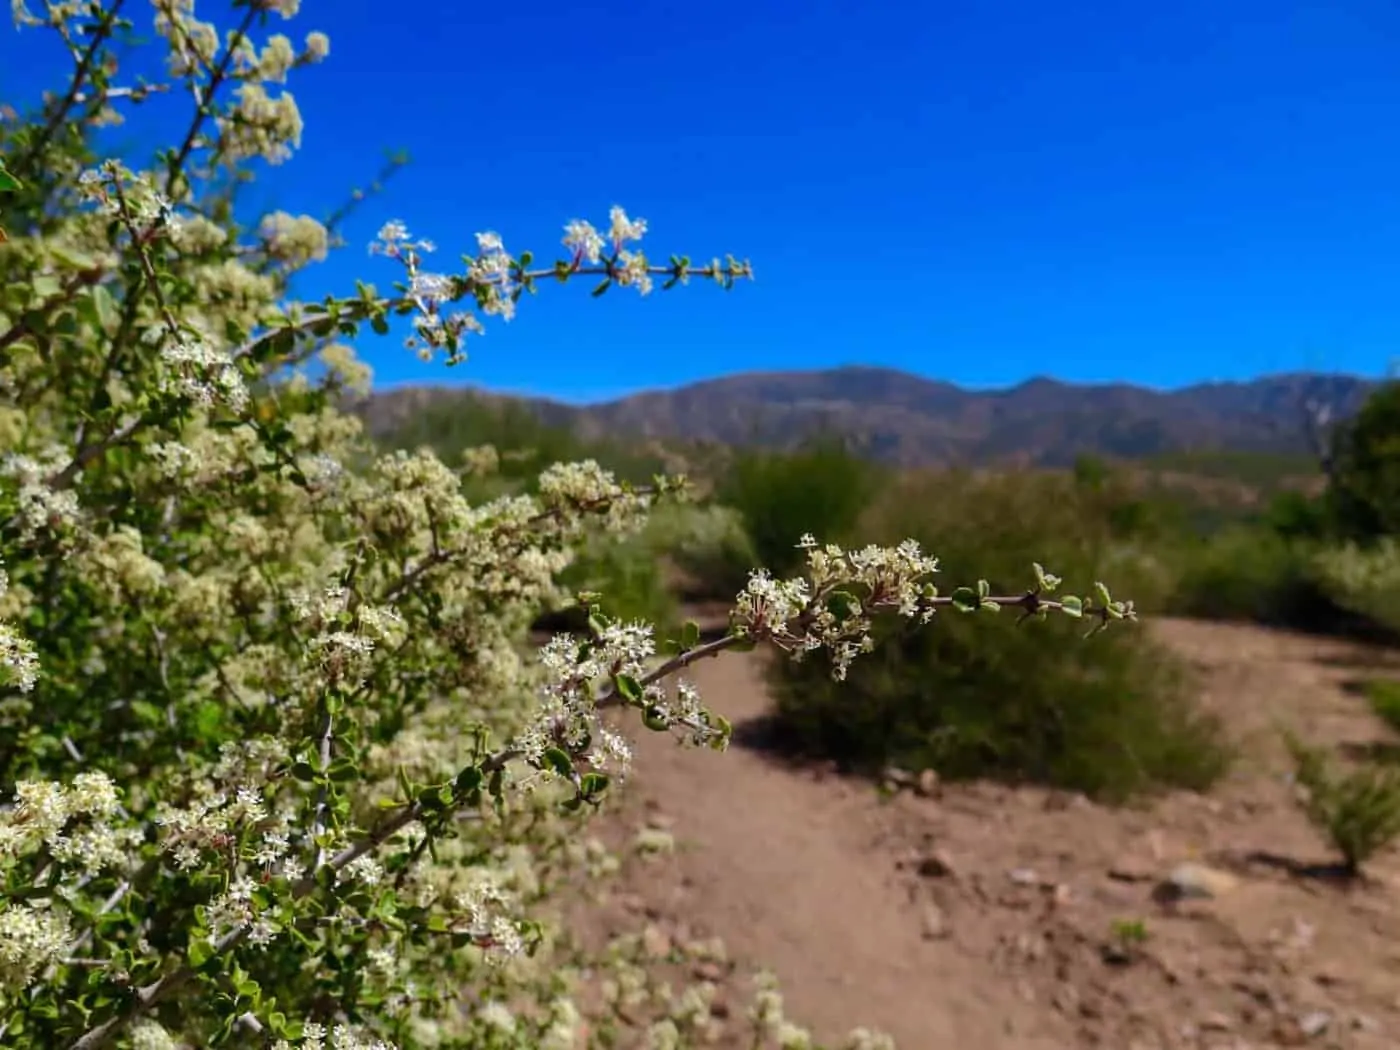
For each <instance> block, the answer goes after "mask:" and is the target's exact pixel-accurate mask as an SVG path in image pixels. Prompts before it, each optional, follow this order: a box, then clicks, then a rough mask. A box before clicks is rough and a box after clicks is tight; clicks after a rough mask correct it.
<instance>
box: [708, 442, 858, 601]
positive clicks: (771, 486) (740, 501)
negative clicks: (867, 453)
mask: <svg viewBox="0 0 1400 1050" xmlns="http://www.w3.org/2000/svg"><path fill="white" fill-rule="evenodd" d="M882 474H883V472H882V471H881V470H880V468H878V467H877V466H875V465H874V464H872V463H868V462H866V461H865V460H862V459H861V458H860V457H859V456H857V455H855V454H854V453H853V452H851V451H850V450H849V449H848V448H847V446H846V443H845V442H844V441H843V440H842V439H841V438H839V437H836V436H830V435H823V436H821V437H818V438H814V439H813V440H812V441H810V442H809V443H808V444H807V445H806V446H805V447H803V448H801V449H799V450H798V451H796V452H790V453H784V452H769V451H763V450H746V451H744V452H742V453H740V454H739V455H737V456H736V457H735V458H734V461H733V462H732V463H731V464H730V466H729V469H728V471H727V473H726V475H725V476H724V477H723V478H722V479H721V480H720V482H719V484H718V485H717V487H716V492H715V497H716V499H717V500H718V501H719V502H721V503H723V504H724V505H725V506H729V507H733V508H734V509H735V510H736V511H738V512H739V516H740V518H741V519H742V520H743V523H744V530H745V531H746V532H747V533H748V536H749V540H750V541H751V542H752V544H753V549H754V552H755V553H756V554H757V555H758V559H759V564H760V565H761V566H762V567H763V568H765V569H767V570H768V571H770V572H772V573H773V574H774V575H777V576H784V575H787V574H788V573H790V572H792V571H793V570H794V569H796V568H797V567H798V566H800V565H801V564H802V556H801V552H800V551H798V549H797V541H798V539H800V538H801V537H802V536H803V535H804V534H805V533H809V532H810V533H812V534H814V535H818V536H821V537H822V539H823V540H829V541H833V542H841V541H842V540H844V539H845V538H846V536H847V535H848V534H849V532H850V530H851V528H852V526H854V525H855V523H856V521H857V520H858V519H859V518H860V516H861V514H862V513H863V511H864V510H865V508H866V506H868V504H869V502H870V499H871V497H872V496H873V494H874V493H875V492H876V491H877V490H878V489H879V487H880V483H881V477H882Z"/></svg>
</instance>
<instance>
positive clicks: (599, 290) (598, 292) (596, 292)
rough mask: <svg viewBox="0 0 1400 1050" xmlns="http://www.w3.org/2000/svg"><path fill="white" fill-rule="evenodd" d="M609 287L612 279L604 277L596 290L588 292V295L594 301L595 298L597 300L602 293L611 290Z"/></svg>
mask: <svg viewBox="0 0 1400 1050" xmlns="http://www.w3.org/2000/svg"><path fill="white" fill-rule="evenodd" d="M611 287H612V278H611V277H604V278H603V280H602V281H601V282H600V283H599V285H598V287H597V288H594V289H593V291H592V292H590V293H589V294H590V295H592V296H593V298H595V299H596V298H598V296H600V295H602V294H603V293H604V292H606V291H607V290H608V289H609V288H611Z"/></svg>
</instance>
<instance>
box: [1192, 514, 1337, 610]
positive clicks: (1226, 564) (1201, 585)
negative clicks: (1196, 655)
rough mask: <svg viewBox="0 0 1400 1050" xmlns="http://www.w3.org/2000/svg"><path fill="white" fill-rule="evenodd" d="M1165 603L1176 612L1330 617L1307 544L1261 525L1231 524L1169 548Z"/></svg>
mask: <svg viewBox="0 0 1400 1050" xmlns="http://www.w3.org/2000/svg"><path fill="white" fill-rule="evenodd" d="M1172 560H1173V562H1174V564H1175V565H1176V566H1177V577H1176V581H1175V585H1174V587H1173V590H1172V593H1171V595H1170V596H1169V598H1168V600H1167V603H1166V607H1167V609H1168V610H1169V611H1171V612H1173V613H1176V614H1178V615H1182V616H1199V617H1202V618H1206V619H1216V620H1248V621H1253V622H1257V623H1268V624H1277V625H1280V626H1297V627H1306V626H1309V625H1313V626H1322V625H1323V623H1324V621H1325V620H1327V619H1328V618H1329V617H1330V618H1335V614H1336V608H1335V606H1333V605H1332V603H1331V602H1330V601H1329V600H1328V598H1327V596H1326V594H1325V593H1324V591H1323V589H1322V586H1321V584H1320V582H1319V580H1318V578H1317V575H1316V573H1315V572H1314V571H1313V563H1312V548H1311V547H1309V546H1308V545H1307V544H1305V543H1302V542H1301V541H1293V540H1288V539H1285V538H1284V537H1282V536H1280V535H1278V534H1277V533H1275V532H1272V531H1270V530H1268V529H1265V528H1260V527H1254V526H1243V525H1241V526H1235V527H1232V528H1228V529H1225V530H1223V531H1221V532H1219V533H1217V534H1215V535H1213V536H1210V537H1207V538H1205V539H1203V540H1198V541H1195V542H1186V543H1183V544H1182V545H1181V546H1180V547H1179V548H1178V549H1176V550H1174V551H1173V559H1172Z"/></svg>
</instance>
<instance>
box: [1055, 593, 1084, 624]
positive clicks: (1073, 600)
mask: <svg viewBox="0 0 1400 1050" xmlns="http://www.w3.org/2000/svg"><path fill="white" fill-rule="evenodd" d="M1060 606H1061V608H1062V609H1063V610H1064V612H1065V613H1066V614H1067V615H1069V616H1073V617H1074V618H1075V619H1078V618H1079V617H1081V616H1083V615H1084V602H1083V600H1082V599H1080V598H1077V597H1075V596H1074V595H1073V594H1066V595H1065V596H1064V597H1063V598H1061V599H1060Z"/></svg>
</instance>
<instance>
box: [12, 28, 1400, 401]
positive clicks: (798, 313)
mask: <svg viewBox="0 0 1400 1050" xmlns="http://www.w3.org/2000/svg"><path fill="white" fill-rule="evenodd" d="M132 6H133V7H134V9H136V10H138V11H139V12H140V17H141V18H148V17H149V13H148V12H149V8H148V7H147V5H145V4H136V5H132ZM218 6H219V5H217V4H216V5H215V6H214V8H211V10H214V9H217V8H218ZM205 7H206V5H205V4H204V3H201V9H204V8H205ZM302 7H303V10H302V14H301V15H300V16H299V17H298V18H297V19H295V20H294V21H293V22H292V23H290V24H289V25H288V27H287V28H288V31H290V32H291V33H292V35H293V36H294V37H296V38H300V36H301V34H304V33H305V32H306V31H307V30H310V29H322V30H324V31H325V32H327V33H328V34H329V35H330V38H331V56H330V59H329V60H328V61H327V62H326V64H324V65H322V66H320V67H318V68H313V69H310V70H304V71H301V72H300V73H299V74H297V75H295V77H294V80H293V83H292V85H291V90H292V91H293V92H294V94H295V95H296V96H297V99H298V102H299V104H300V106H301V109H302V112H303V114H304V116H305V118H306V123H307V131H306V136H305V140H304V145H303V148H302V150H301V152H300V153H299V154H298V156H297V157H296V158H295V159H294V160H293V161H292V162H290V163H289V164H288V165H286V166H285V167H283V168H281V169H276V170H274V171H273V172H272V173H271V174H270V177H269V178H268V179H267V180H266V182H265V191H264V192H265V194H266V196H265V197H264V198H263V199H264V200H265V201H266V202H267V203H273V204H276V205H278V206H281V207H286V208H288V209H290V210H296V211H300V210H306V211H310V212H312V213H315V214H323V213H325V212H326V211H328V210H329V209H330V208H331V207H333V206H334V205H335V204H336V203H338V202H339V201H340V200H341V199H342V198H343V196H344V194H345V192H346V191H347V190H348V189H349V188H350V187H351V186H352V185H354V184H356V183H357V182H362V181H364V180H365V179H366V178H367V177H368V175H369V174H370V173H371V172H372V171H373V170H374V168H375V167H376V166H377V164H378V162H379V159H380V152H381V150H382V149H384V148H388V147H405V148H407V149H408V150H410V151H411V153H412V154H413V163H412V165H411V166H410V167H409V168H408V169H406V170H405V171H403V172H401V173H400V174H399V175H398V176H397V177H396V178H395V179H394V180H393V181H392V182H391V183H390V185H389V186H388V187H387V189H386V192H385V193H384V195H383V196H381V197H379V198H377V199H374V200H372V201H371V202H370V203H369V204H368V205H367V206H366V207H365V208H364V209H363V210H362V212H361V213H360V214H359V215H358V216H357V217H356V218H355V220H354V221H352V222H351V223H349V224H348V225H347V227H346V229H345V232H346V235H347V237H348V238H349V240H350V242H351V247H349V248H347V249H346V250H344V251H343V252H341V253H340V254H339V255H338V256H336V257H333V258H332V260H330V261H328V262H327V263H324V264H322V265H321V266H320V267H318V268H317V269H316V271H315V272H314V273H313V274H311V275H309V276H308V278H307V280H306V283H305V284H304V285H303V286H302V289H301V290H303V291H304V292H305V293H307V294H310V295H320V294H322V293H324V292H326V291H331V290H345V291H349V290H350V289H351V287H352V282H353V279H354V278H355V277H357V276H362V277H366V278H367V279H370V280H373V281H375V282H376V283H378V284H379V285H380V286H381V287H384V288H387V287H388V285H389V284H390V283H391V281H392V280H393V279H394V277H395V276H396V274H395V272H394V270H393V268H392V267H390V266H389V265H388V264H386V263H385V262H383V261H381V260H373V259H370V258H369V257H367V256H366V254H365V252H364V247H363V246H364V245H365V244H366V243H367V241H368V240H369V238H370V237H371V236H372V234H373V232H374V230H375V229H376V228H377V227H378V225H379V224H380V222H381V221H382V220H384V219H386V218H390V217H398V218H402V219H404V220H405V221H406V222H407V223H408V224H409V226H410V228H411V229H412V230H414V231H415V232H417V233H419V234H421V235H423V236H427V237H431V238H432V239H434V240H435V241H437V243H438V245H439V248H440V255H441V257H442V258H441V260H440V261H441V262H443V263H444V264H445V263H448V262H450V261H451V260H455V259H456V257H457V254H458V252H460V251H462V250H469V249H471V248H472V246H473V244H474V241H473V234H474V232H475V231H477V230H481V229H495V230H497V231H499V232H500V233H501V234H502V235H503V236H504V237H505V240H506V244H507V246H508V247H512V248H514V249H516V250H519V249H522V248H527V247H528V248H532V249H534V250H535V251H536V253H537V255H548V256H549V257H550V258H553V254H554V251H555V250H556V249H557V248H558V240H559V236H560V234H561V226H562V224H563V223H564V222H565V221H566V220H568V219H570V218H572V217H575V216H578V217H584V218H590V219H593V220H594V221H595V222H598V223H602V222H605V221H606V215H607V209H608V207H609V205H611V204H613V203H614V202H616V203H621V204H623V205H624V206H625V207H626V208H627V209H628V210H629V212H630V213H631V214H633V215H634V216H642V217H645V218H646V219H647V220H648V221H649V222H650V224H651V228H652V231H653V232H652V233H651V234H650V235H649V236H648V238H647V241H646V242H644V243H646V244H649V245H650V247H651V249H652V250H653V252H654V253H656V254H657V255H658V256H660V257H663V258H664V256H665V255H666V254H668V253H669V252H671V251H680V252H689V253H690V254H692V255H693V256H695V257H698V258H707V257H709V256H711V255H713V254H716V253H723V252H725V251H733V252H735V254H737V255H740V256H741V257H743V256H747V257H749V258H751V259H752V260H753V263H754V266H755V268H756V272H757V277H758V280H757V281H756V282H755V283H753V284H751V285H743V286H741V287H739V288H737V289H736V290H735V291H733V292H731V293H728V294H724V293H722V292H720V291H719V290H718V289H716V288H713V287H710V286H692V287H691V288H689V289H678V290H676V291H673V292H670V293H667V294H665V295H664V296H663V295H661V294H659V293H656V294H653V296H651V297H650V298H649V299H647V300H639V299H638V298H637V297H636V296H635V294H627V293H622V294H615V293H610V294H609V295H608V296H607V297H605V298H604V299H603V300H601V301H593V300H590V299H589V298H588V296H587V293H586V287H583V286H569V287H566V288H559V287H557V286H553V285H551V286H548V287H546V288H544V289H542V292H541V295H540V296H539V297H537V298H536V299H534V300H532V301H528V302H526V303H524V304H522V310H521V313H520V316H519V317H518V318H517V319H516V320H515V321H514V322H512V323H511V324H510V325H509V326H503V325H500V324H496V325H494V326H492V327H491V329H490V331H489V334H488V335H486V336H485V337H483V338H481V339H479V340H478V341H477V342H476V344H475V347H474V348H473V352H472V356H471V360H470V361H469V362H468V363H467V364H466V365H463V366H461V367H459V368H458V369H455V370H450V371H449V370H445V369H444V368H443V367H442V366H441V365H423V364H420V363H419V362H418V361H417V359H416V358H414V357H413V356H412V355H411V354H409V353H408V352H406V351H404V350H403V349H401V347H400V345H399V342H398V340H397V339H393V338H386V339H381V340H375V339H373V338H368V339H367V340H366V341H365V342H364V343H363V344H362V345H361V351H362V353H363V354H364V356H365V357H366V358H367V359H368V360H369V361H370V362H371V364H373V365H374V367H375V369H376V374H377V381H378V382H379V383H380V384H383V385H389V384H395V383H402V382H406V381H453V382H471V383H479V384H483V385H486V386H489V387H492V388H496V389H503V390H513V391H527V392H531V393H538V394H545V395H550V396H554V397H558V398H562V399H565V400H593V399H598V398H603V397H610V396H615V395H618V394H621V393H625V392H629V391H633V390H636V389H640V388H645V387H656V386H671V385H677V384H680V383H683V382H687V381H690V380H693V379H697V378H702V377H710V376H716V375H720V374H724V373H730V372H735V371H748V370H756V369H788V368H818V367H825V366H831V365H838V364H843V363H863V364H879V365H889V366H892V367H897V368H903V369H908V370H910V371H915V372H919V373H922V374H925V375H929V376H933V377H938V378H944V379H949V380H952V381H954V382H958V383H961V384H965V385H970V386H1001V385H1007V384H1012V383H1016V382H1019V381H1021V380H1023V379H1026V378H1028V377H1030V376H1033V375H1038V374H1049V375H1054V376H1057V377H1061V378H1065V379H1069V380H1076V381H1106V380H1129V381H1135V382H1142V383H1147V384H1151V385H1159V386H1177V385H1181V384H1185V383H1189V382H1193V381H1198V380H1203V379H1216V378H1247V377H1250V376H1252V375H1257V374H1259V373H1263V372H1274V371H1287V370H1293V369H1299V368H1320V369H1326V370H1338V371H1350V372H1361V373H1368V374H1379V373H1381V372H1383V371H1385V370H1386V369H1387V367H1388V366H1389V364H1390V362H1391V360H1392V357H1393V356H1394V355H1395V354H1396V351H1397V348H1400V8H1397V7H1396V6H1395V4H1394V3H1393V2H1392V0H1331V2H1315V3H1304V2H1297V0H1224V2H1222V0H1212V2H1207V0H1178V2H1176V3H1171V4H1146V3H1142V2H1140V0H1124V2H1120V3H1113V2H1109V0H1080V2H1079V3H1059V4H1046V3H1039V2H1032V0H1014V2H1013V0H1003V2H1001V3H994V2H993V3H979V4H969V3H946V2H940V0H925V2H916V0H907V2H898V3H891V2H886V3H878V2H873V3H872V2H861V3H858V2H855V0H745V2H743V3H737V4H711V3H691V4H682V3H654V4H647V3H636V2H630V0H629V2H623V0H590V2H589V3H574V2H564V0H538V2H536V3H529V4H508V3H494V4H483V3H475V2H471V3H469V2H465V0H461V2H457V0H451V2H449V0H441V2H439V3H432V4H427V3H421V2H417V3H416V2H413V0H400V2H397V3H394V2H390V3H385V2H384V0H378V2H374V3H371V2H368V0H336V2H334V3H322V2H316V0H305V2H304V3H303V5H302ZM274 29H275V30H277V31H281V29H282V27H281V24H280V22H279V20H276V19H274ZM39 40H40V38H39V36H38V34H37V33H35V32H34V31H25V32H24V33H12V32H4V33H0V98H5V99H7V100H10V101H20V99H19V98H17V97H16V95H17V94H18V95H24V96H25V97H27V94H28V93H29V92H31V91H32V90H33V89H34V88H35V86H36V85H39V84H40V83H49V84H52V83H53V80H52V77H53V76H54V74H55V73H58V72H61V71H62V68H63V66H62V62H63V60H62V56H61V54H60V53H59V52H58V51H57V50H56V49H55V47H54V44H53V42H52V41H51V40H49V39H47V38H44V40H43V46H42V47H39V46H37V45H38V43H39Z"/></svg>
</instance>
